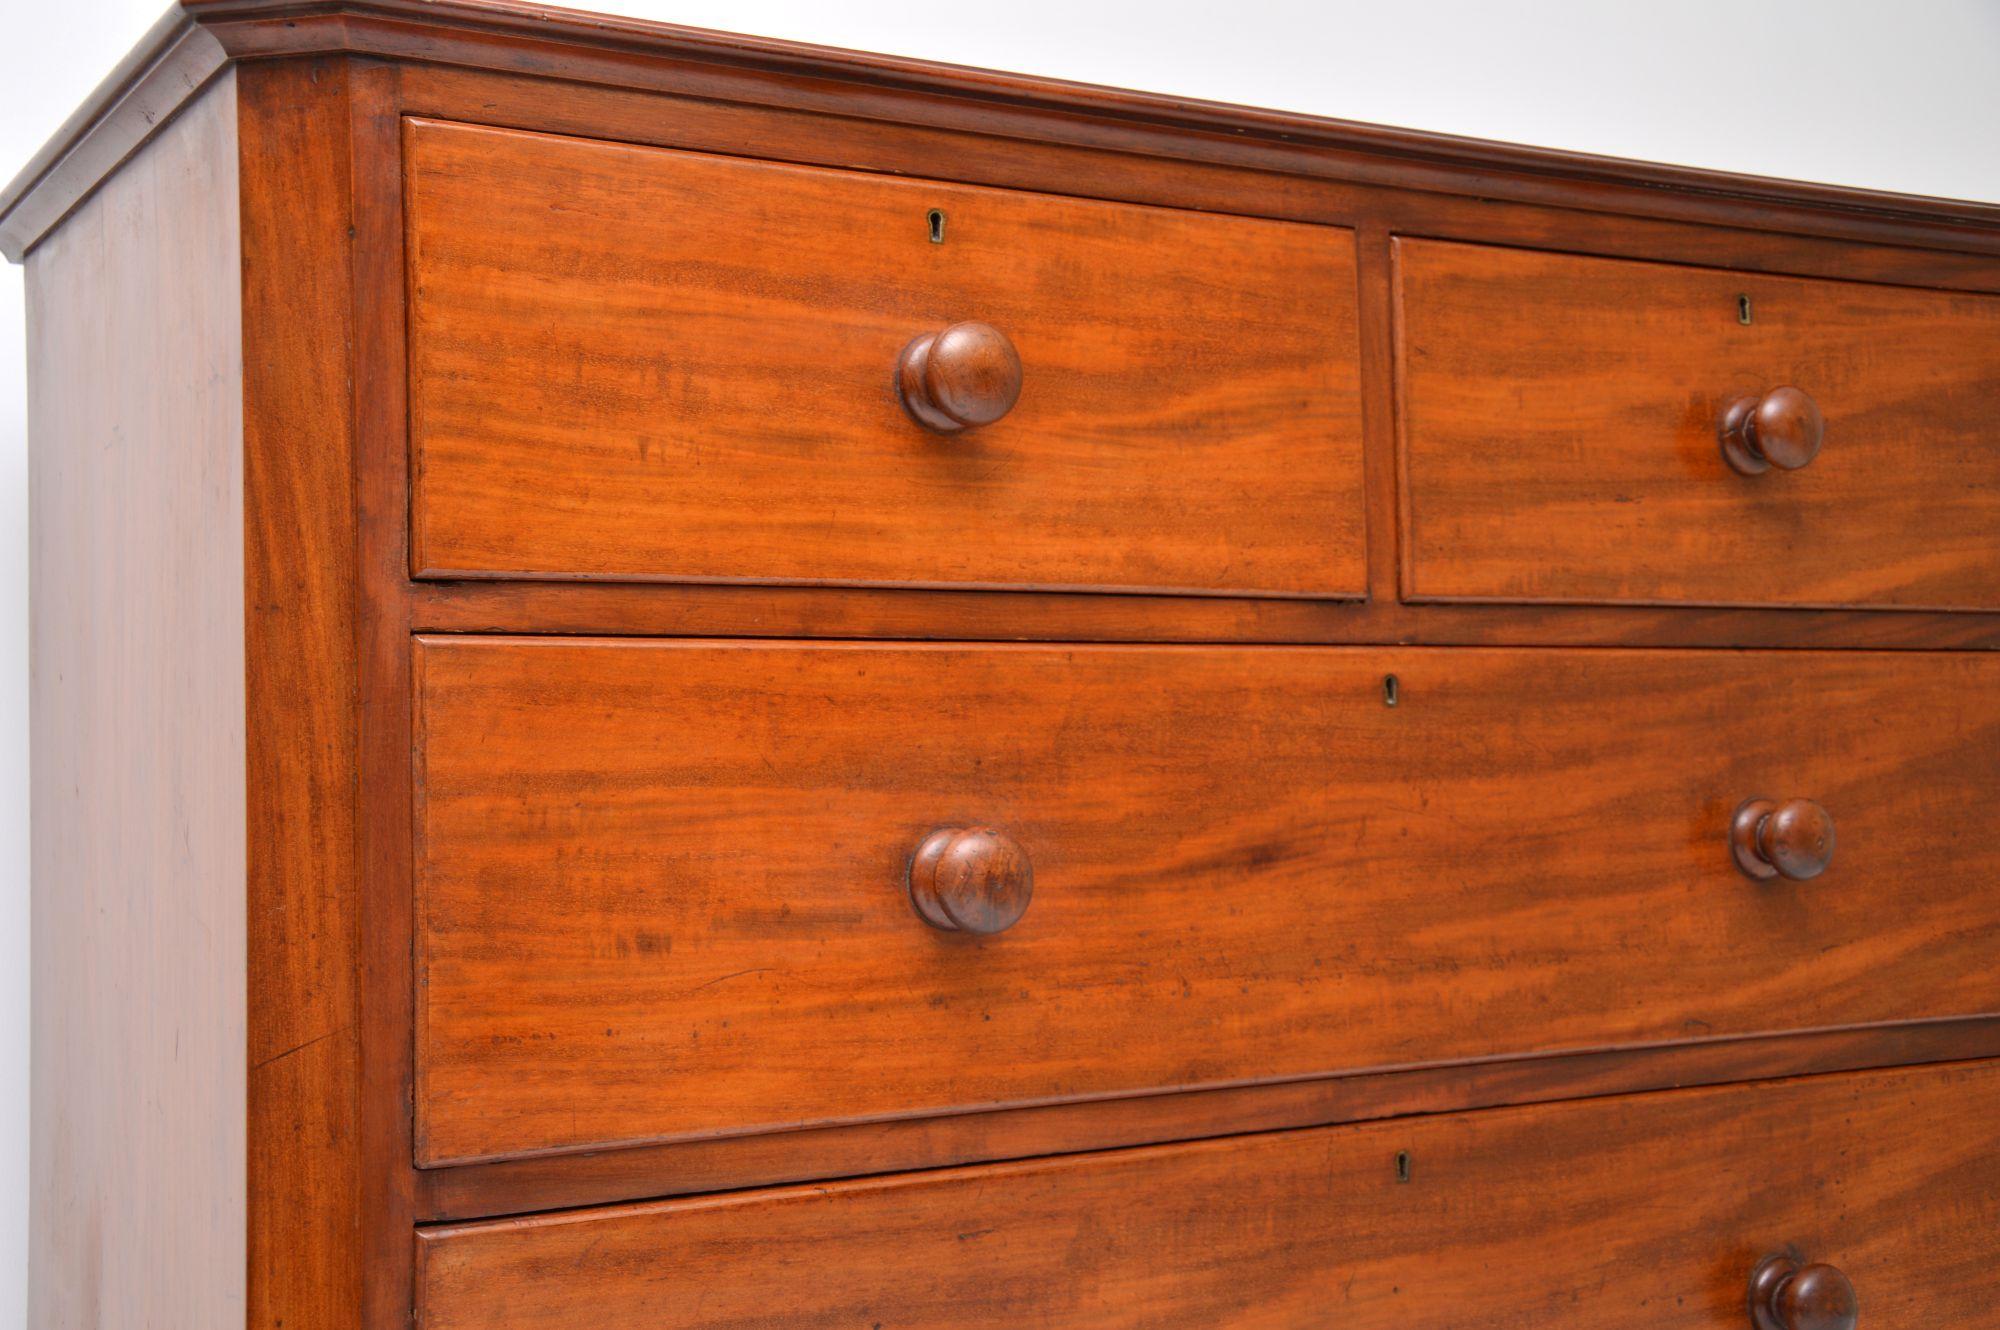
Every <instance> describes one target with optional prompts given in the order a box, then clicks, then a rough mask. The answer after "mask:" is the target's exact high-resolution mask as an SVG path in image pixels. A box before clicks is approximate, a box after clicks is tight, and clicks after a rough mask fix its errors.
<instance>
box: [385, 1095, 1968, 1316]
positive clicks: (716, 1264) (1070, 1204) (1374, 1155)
mask: <svg viewBox="0 0 2000 1330" xmlns="http://www.w3.org/2000/svg"><path fill="white" fill-rule="evenodd" d="M1996 1112H2000V1069H1996V1067H1995V1066H1994V1065H1993V1064H1990V1063H1983V1064H1969V1065H1961V1066H1958V1067H1953V1068H1946V1069H1933V1070H1919V1071H1892V1072H1878V1073H1868V1074H1863V1075H1855V1076H1839V1077H1823V1078H1817V1079H1808V1080H1800V1081H1789V1082H1780V1083H1776V1084H1764V1085H1746V1086H1733V1087H1728V1088H1723V1089H1715V1090H1689V1091H1679V1092H1673V1093H1667V1094H1658V1095H1648V1096H1637V1097H1633V1098H1625V1099H1609V1100H1597V1101H1585V1102H1581V1103H1570V1104H1558V1105H1548V1106H1539V1107H1533V1108H1522V1109H1504V1110H1497V1111H1492V1112H1485V1113H1472V1114H1464V1115H1459V1116H1445V1117H1432V1118H1420V1119H1412V1120H1406V1121H1391V1122H1384V1123H1372V1124H1367V1125H1363V1126H1357V1127H1336V1128H1324V1129H1319V1130H1314V1131H1302V1132H1288V1133H1282V1134H1276V1135H1271V1136H1265V1137H1252V1138H1237V1139H1225V1140H1217V1141H1209V1142H1203V1143H1200V1144H1195V1145H1184V1146H1166V1147H1156V1148H1151V1149H1143V1150H1131V1151H1124V1152H1120V1153H1116V1154H1107V1155H1084V1156H1072V1157H1069V1158H1064V1159H1054V1160H1040V1161H1035V1162H1032V1163H1025V1164H1018V1165H1001V1166H990V1167H983V1168H969V1169H956V1170H948V1171H941V1172H936V1173H924V1174H912V1175H904V1176H900V1177H889V1178H882V1179H867V1180H863V1181H858V1182H848V1183H834V1184H831V1185H827V1186H817V1187H797V1188H787V1189H783V1190H775V1191H764V1192H753V1193H748V1194H740V1195H735V1196H722V1197H716V1198H712V1199H700V1200H690V1201H676V1202H669V1203H665V1204H655V1205H637V1206H630V1207H625V1208H621V1209H615V1210H605V1211H595V1212H588V1211H587V1212H579V1213H572V1214H565V1215H556V1216H552V1217H549V1218H536V1219H524V1220H516V1221H509V1222H499V1223H485V1224H470V1225H465V1226H461V1227H454V1228H446V1229H439V1230H433V1231H429V1232H425V1233H423V1234H422V1235H421V1236H420V1237H419V1239H418V1247H417V1257H418V1305H419V1309H420V1310H419V1324H420V1325H421V1326H423V1327H424V1330H597V1328H598V1327H601V1326H608V1325H645V1326H648V1327H656V1328H657V1330H723V1328H724V1327H728V1328H730V1330H744V1328H746V1327H750V1326H778V1325H783V1326H787V1327H815V1326H825V1327H834V1326H839V1327H851V1326H863V1327H869V1326H875V1327H881V1328H882V1330H904V1328H906V1327H922V1328H923V1330H957V1328H961V1327H962V1328H963V1330H991V1327H994V1326H1010V1325H1011V1326H1037V1327H1041V1328H1042V1330H1141V1328H1142V1327H1145V1328H1148V1330H1157V1328H1158V1327H1168V1326H1173V1327H1179V1326H1186V1327H1203V1328H1204V1330H1207V1328H1217V1330H1220V1328H1223V1327H1227V1328H1228V1330H1294V1328H1297V1327H1306V1326H1336V1325H1337V1326H1341V1327H1343V1328H1344V1330H1464V1327H1467V1326H1484V1327H1493V1328H1494V1330H1535V1328H1537V1327H1548V1328H1549V1330H1555V1328H1556V1327H1562V1328H1563V1330H1569V1328H1570V1327H1577V1326H1605V1327H1617V1328H1619V1330H1624V1328H1626V1327H1633V1328H1635V1330H1636V1328H1637V1327H1645V1328H1646V1330H1728V1328H1731V1327H1737V1328H1740V1330H1753V1327H1752V1320H1751V1314H1750V1310H1749V1305H1750V1302H1751V1297H1750V1287H1751V1283H1752V1276H1753V1274H1755V1273H1756V1272H1758V1271H1759V1269H1760V1267H1764V1265H1765V1262H1766V1261H1767V1260H1771V1259H1772V1258H1776V1262H1775V1263H1774V1265H1773V1266H1772V1267H1771V1268H1768V1269H1766V1270H1765V1273H1766V1276H1767V1282H1766V1284H1765V1288H1766V1289H1767V1299H1766V1300H1767V1301H1768V1300H1769V1293H1768V1290H1770V1289H1771V1286H1772V1285H1782V1284H1784V1283H1785V1282H1787V1280H1786V1276H1788V1275H1789V1277H1790V1281H1803V1283H1799V1284H1798V1285H1797V1287H1795V1288H1794V1289H1793V1292H1802V1291H1804V1289H1806V1288H1808V1287H1810V1288H1812V1289H1814V1290H1815V1291H1816V1293H1817V1301H1818V1305H1819V1307H1820V1308H1821V1309H1822V1310H1829V1309H1834V1310H1837V1309H1838V1307H1839V1305H1840V1304H1841V1303H1842V1302H1844V1301H1846V1300H1848V1299H1849V1298H1851V1300H1852V1304H1855V1305H1858V1307H1859V1311H1860V1324H1861V1325H1863V1326H1867V1327H1870V1330H1917V1327H1922V1326H1952V1327H1955V1328H1959V1330H1981V1328H1982V1327H1994V1326H2000V1297H1996V1296H1995V1293H1996V1292H2000V1275H1997V1274H1996V1270H2000V1153H1996V1152H1995V1151H1994V1150H1993V1149H1992V1148H1991V1141H1990V1138H1989V1137H1988V1136H1985V1135H1983V1134H1982V1133H1980V1132H1977V1131H1968V1130H1966V1126H1967V1124H1968V1123H1974V1122H1982V1121H1990V1120H1991V1119H1992V1117H1993V1115H1994V1114H1995V1113H1996ZM1775 1293H1776V1296H1777V1297H1778V1298H1784V1297H1785V1296H1787V1294H1786V1291H1785V1290H1784V1288H1782V1287H1779V1288H1777V1289H1776V1291H1775ZM1838 1323H1839V1322H1837V1321H1833V1320H1827V1321H1820V1320H1803V1321H1794V1322H1792V1324H1800V1325H1819V1324H1838Z"/></svg>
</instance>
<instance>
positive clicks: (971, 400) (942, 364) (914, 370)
mask: <svg viewBox="0 0 2000 1330" xmlns="http://www.w3.org/2000/svg"><path fill="white" fill-rule="evenodd" d="M936 215H937V216H940V217H941V216H943V214H942V213H937V214H936ZM934 234H935V235H938V236H942V235H943V234H944V233H943V231H942V230H939V231H936V232H934ZM938 243H942V241H939V242H938ZM896 389H897V391H898V392H899V393H901V394H902V398H903V409H904V410H906V411H908V412H909V413H910V418H911V419H913V420H915V421H916V422H917V423H918V424H919V425H922V426H923V427H924V428H925V429H930V430H936V431H937V432H938V433H940V434H956V433H957V432H958V431H959V430H962V429H971V428H974V427H975V426H979V425H991V424H992V423H993V422H994V421H996V420H998V419H1000V417H1002V416H1004V415H1006V414H1007V413H1008V412H1009V411H1011V410H1013V409H1014V403H1015V402H1017V401H1019V400H1020V398H1021V353H1020V352H1018V351H1016V350H1015V349H1014V344H1013V343H1012V342H1010V341H1008V340H1007V334H1006V333H1003V332H1001V331H1000V330H999V329H998V328H995V327H993V326H992V325H990V324H985V323H954V324H952V325H951V326H950V327H949V328H946V329H945V330H944V331H943V332H936V333H925V334H924V335H923V336H921V337H919V338H917V339H916V340H915V341H913V342H911V343H910V344H909V345H908V346H906V347H904V348H903V354H902V356H901V357H900V358H899V359H898V360H897V362H896Z"/></svg>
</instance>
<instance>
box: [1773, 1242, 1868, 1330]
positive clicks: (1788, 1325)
mask: <svg viewBox="0 0 2000 1330" xmlns="http://www.w3.org/2000/svg"><path fill="white" fill-rule="evenodd" d="M1859 1315H1860V1308H1859V1307H1858V1305H1857V1304H1856V1303H1855V1300H1854V1285H1853V1284H1850V1283H1849V1282H1848V1280H1847V1276H1846V1275H1844V1274H1842V1273H1840V1271H1838V1270H1836V1269H1834V1268H1833V1267H1832V1266H1830V1265H1803V1266H1802V1265H1800V1264H1799V1263H1798V1262H1797V1261H1796V1260H1794V1259H1792V1258H1791V1257H1789V1256H1771V1257H1766V1258H1765V1259H1764V1261H1763V1262H1761V1263H1760V1264H1759V1265H1758V1266H1757V1270H1756V1273H1754V1274H1752V1275H1751V1276H1750V1321H1751V1323H1752V1324H1753V1325H1755V1326H1756V1327H1757V1330H1854V1323H1855V1320H1856V1319H1857V1318H1858V1317H1859Z"/></svg>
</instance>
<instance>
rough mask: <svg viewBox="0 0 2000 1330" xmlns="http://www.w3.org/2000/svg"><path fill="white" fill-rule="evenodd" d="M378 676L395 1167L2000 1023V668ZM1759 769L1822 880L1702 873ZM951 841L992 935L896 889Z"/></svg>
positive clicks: (1044, 655)
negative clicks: (416, 989)
mask: <svg viewBox="0 0 2000 1330" xmlns="http://www.w3.org/2000/svg"><path fill="white" fill-rule="evenodd" d="M418 667H419V672H420V683H419V695H420V706H421V723H422V726H423V734H422V738H421V763H422V766H421V770H420V772H419V785H420V795H419V797H420V801H421V802H420V808H419V810H418V833H419V838H420V841H419V874H420V882H419V894H420V899H419V911H420V914H419V924H420V930H421V938H420V955H419V964H420V967H421V972H420V983H421V988H420V1003H419V1009H420V1018H421V1031H420V1036H419V1042H418V1091H419V1093H418V1104H417V1124H418V1136H419V1148H420V1156H421V1159H422V1160H423V1162H425V1163H433V1164H435V1163H447V1162H454V1161H462V1160H470V1159H478V1158H492V1157H501V1156H509V1155H518V1154H523V1153H532V1152H540V1151H551V1150H563V1149H578V1148H588V1147H592V1146H599V1145H606V1144H612V1143H618V1142H634V1141H642V1140H660V1139H669V1138H677V1137H692V1136H699V1135H710V1134H717V1133H731V1132H740V1131H748V1130H759V1129H774V1128H781V1127H786V1126H794V1125H806V1124H817V1123H830V1122H841V1121H857V1120H864V1119H879V1118H885V1117H898V1116H918V1115H926V1114H931V1113H938V1112H951V1111H959V1110H966V1109H974V1108H983V1107H990V1106H995V1105H1007V1104H1025V1103H1035V1102H1049V1101H1057V1100H1065V1099H1078V1098H1090V1097H1099V1096H1114V1095H1121V1094H1129V1093H1134V1092H1142V1091H1148V1090H1156V1089H1161V1088H1169V1087H1186V1086H1206V1085H1221V1084H1229V1083H1237V1082H1243V1081H1252V1080H1263V1079H1278V1078H1290V1077H1304V1076H1311V1075H1316V1074H1321V1073H1326V1072H1332V1071H1339V1070H1345V1069H1357V1068H1364V1067H1389V1066H1401V1065H1406V1064H1412V1063H1420V1062H1428V1061H1437V1060H1448V1059H1462V1058H1475V1057H1484V1056H1488V1055H1497V1054H1513V1053H1524V1052H1530V1051H1537V1050H1550V1049H1579V1048H1594V1047H1600V1046H1604V1045H1622V1044H1631V1043H1644V1042H1654V1041H1679V1040H1687V1039H1695V1038H1703V1037H1708V1036H1722V1035H1733V1034H1746V1033H1756V1032H1763V1031H1771V1030H1783V1029H1796V1028H1806V1027H1824V1026H1839V1025H1850V1024H1859V1023H1864V1022H1874V1021H1887V1020H1896V1019H1903V1018H1919V1017H1934V1016H1944V1015H1951V1014H1966V1013H1984V1012H1993V1011H1996V1010H2000V975H1996V972H1995V970H1994V967H1993V965H1992V963H1991V962H1992V957H1993V954H1994V945H1995V942H1996V939H2000V928H1996V916H2000V895H1996V894H1995V892H1994V891H1993V883H1994V881H1995V880H1996V878H2000V842H1996V840H1995V838H1994V837H1993V836H1992V834H1991V828H1992V821H1991V810H1992V808H1993V807H1994V806H1995V804H1996V801H2000V702H1997V701H1996V699H2000V655H1978V654H1966V655H1916V654H1863V653H1856V654H1831V653H1804V652H1789V653H1788V652H1773V653H1718V652H1706V653H1704V652H1666V651H1660V652H1649V651H1609V650H1599V651H1591V650H1583V651H1505V650H1472V649H1467V650H1454V651H1450V652H1434V651H1423V650H1415V649H1406V650H1377V649H1361V648H1334V647H1326V648H1290V647H1282V648H1221V647H1215V648H1211V647H1181V648H1175V647H1014V646H978V645H973V646H932V645H855V644H819V645H796V644H785V643H773V644H752V643H723V644H716V643H701V642H667V643H656V642H637V641H618V642H605V641H600V642H588V641H581V642H577V641H567V642H566V641H553V640H519V639H515V640H508V639H484V640H482V639H446V638H434V639H426V640H423V641H422V642H421V643H420V645H419V661H418ZM1392 672H1393V673H1395V674H1397V675H1398V676H1399V678H1400V695H1399V704H1398V705H1397V706H1395V707H1393V708H1392V707H1389V706H1386V705H1384V692H1383V680H1384V676H1385V675H1387V674H1390V673H1392ZM1758 796H1769V797H1771V798H1774V799H1781V800H1789V799H1792V798H1795V797H1807V798H1811V799H1814V800H1817V801H1818V802H1819V803H1820V804H1822V805H1823V806H1824V807H1825V808H1826V809H1827V810H1829V811H1830V812H1831V814H1832V816H1833V817H1834V818H1835V820H1836V823H1837V833H1838V834H1837V850H1836V854H1835V857H1834V860H1833V863H1832V866H1831V867H1830V868H1829V869H1828V870H1827V871H1826V872H1825V873H1824V875H1823V876H1820V877H1818V878H1816V879H1814V880H1812V881H1808V882H1794V881H1790V880H1787V879H1784V878H1778V879H1775V880H1772V881H1768V882H1758V881H1753V880H1751V879H1750V878H1749V877H1747V876H1745V875H1744V874H1743V873H1742V872H1741V871H1740V870H1739V869H1738V868H1737V867H1736V865H1735V862H1734V860H1733V858H1732V853H1731V850H1730V846H1729V828H1730V825H1731V821H1732V815H1733V814H1734V813H1735V811H1736V809H1737V808H1738V806H1739V805H1740V804H1741V803H1742V802H1743V801H1744V800H1746V799H1749V798H1752V797H1758ZM978 826H985V827H990V828H993V829H995V830H996V831H997V832H999V833H1000V834H1002V835H1004V836H1006V837H1008V838H1011V840H1012V841H1013V842H1014V843H1016V844H1018V846H1019V847H1020V850H1021V853H1022V854H1023V855H1024V856H1025V858H1026V860H1027V861H1028V862H1029V864H1030V865H1031V868H1032V874H1033V894H1032V898H1031V900H1030V901H1029V903H1028V905H1027V909H1026V912H1025V914H1024V915H1022V916H1021V918H1020V920H1019V922H1018V923H1016V924H1014V925H1013V926H1012V927H1011V928H1009V929H1007V930H1006V931H1004V932H1000V933H997V934H994V935H991V936H987V937H983V938H982V937H976V936H972V935H969V934H966V933H963V932H957V933H947V932H944V931H941V930H939V929H937V928H934V927H932V926H931V925H929V924H927V923H925V922H924V921H923V920H922V919H921V918H920V917H919V916H918V915H917V914H916V912H915V911H914V910H913V909H912V907H911V903H910V900H909V898H908V894H907V891H906V881H907V877H906V874H907V871H908V867H909V863H910V859H911V856H912V853H913V851H914V850H915V849H916V848H917V846H918V845H919V843H920V842H922V841H923V840H924V839H925V838H926V836H927V834H928V833H930V832H932V831H933V830H934V829H936V828H939V827H978Z"/></svg>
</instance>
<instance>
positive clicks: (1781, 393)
mask: <svg viewBox="0 0 2000 1330" xmlns="http://www.w3.org/2000/svg"><path fill="white" fill-rule="evenodd" d="M1745 298H1746V299H1747V297H1745ZM1745 308H1746V309H1747V306H1746V307H1745ZM1716 432H1717V434H1718V435H1720V436H1721V439H1722V457H1723V460H1724V461H1726V462H1728V463H1729V465H1730V466H1731V467H1733V468H1735V470H1736V471H1737V472H1739V473H1740V474H1742V475H1746V476H1761V475H1763V474H1764V473H1765V472H1766V471H1769V470H1770V469H1771V468H1772V467H1774V466H1775V467H1777V468H1779V469H1780V470H1784V471H1796V470H1798V469H1799V468H1800V467H1802V466H1804V465H1805V464H1806V463H1808V462H1810V461H1812V459H1813V458H1815V457H1817V456H1819V447H1820V444H1821V443H1822V442H1823V441H1824V440H1825V437H1826V418H1825V417H1824V416H1822V415H1821V414H1820V410H1819V403H1817V402H1815V401H1813V399H1812V397H1811V396H1810V395H1809V394H1807V393H1805V392H1802V391H1800V390H1799V389H1797V388H1773V389H1772V390H1771V391H1770V392H1767V393H1762V394H1759V395H1756V396H1748V397H1739V398H1737V399H1736V400H1735V401H1733V402H1731V403H1730V404H1729V405H1728V406H1726V407H1724V408H1723V409H1722V420H1721V422H1720V424H1719V425H1718V426H1717V427H1716Z"/></svg>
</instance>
